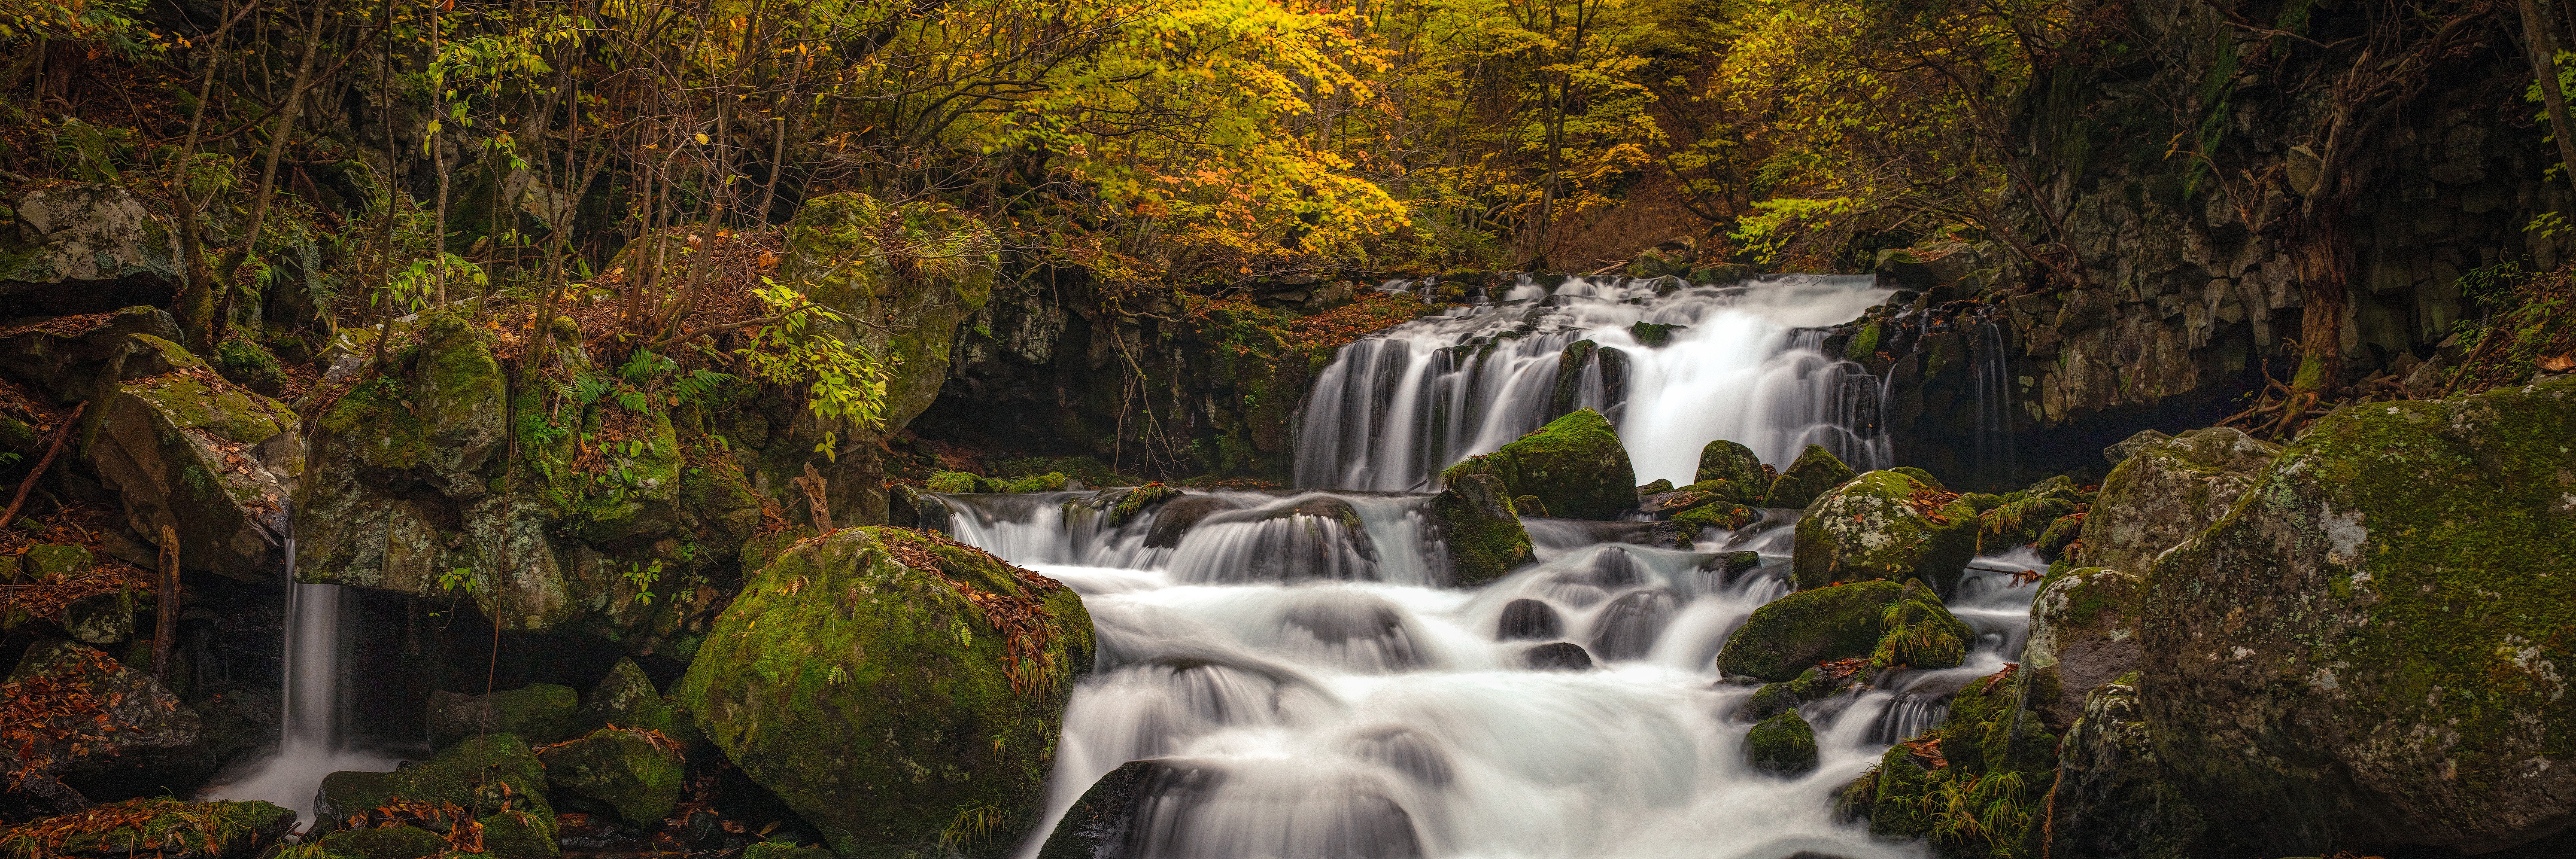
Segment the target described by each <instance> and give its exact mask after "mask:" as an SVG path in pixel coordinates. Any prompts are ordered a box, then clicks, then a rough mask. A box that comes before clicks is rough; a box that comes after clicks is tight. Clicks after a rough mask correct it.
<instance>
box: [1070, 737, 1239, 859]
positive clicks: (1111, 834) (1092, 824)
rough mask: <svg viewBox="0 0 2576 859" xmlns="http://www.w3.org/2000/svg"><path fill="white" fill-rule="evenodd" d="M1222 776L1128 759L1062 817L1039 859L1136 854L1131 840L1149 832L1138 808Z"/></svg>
mask: <svg viewBox="0 0 2576 859" xmlns="http://www.w3.org/2000/svg"><path fill="white" fill-rule="evenodd" d="M1223 776H1224V774H1223V773H1221V772H1216V771H1214V770H1205V769H1200V768H1196V767H1189V766H1187V765H1183V764H1176V763H1174V762H1168V761H1160V760H1148V761H1128V762H1126V763H1124V764H1120V765H1119V766H1118V768H1117V769H1114V770H1110V771H1109V773H1108V774H1107V775H1103V776H1101V777H1100V778H1099V780H1097V781H1094V782H1092V783H1091V787H1090V789H1088V790H1084V791H1083V792H1082V798H1081V799H1077V800H1074V801H1073V806H1072V807H1071V808H1068V809H1066V810H1065V812H1064V817H1062V818H1061V819H1058V820H1057V821H1056V824H1055V831H1054V832H1051V833H1049V834H1048V835H1047V840H1046V844H1045V845H1044V846H1041V847H1040V848H1038V859H1096V857H1097V858H1098V859H1106V857H1122V856H1129V855H1133V854H1132V853H1131V852H1130V849H1129V848H1130V847H1131V842H1140V841H1142V840H1143V838H1142V836H1143V835H1144V833H1141V832H1134V831H1133V829H1134V823H1135V820H1136V812H1137V810H1138V808H1139V807H1140V806H1142V805H1144V804H1145V803H1146V802H1148V801H1150V800H1152V799H1153V798H1154V797H1155V796H1157V795H1159V790H1157V789H1158V788H1169V787H1172V786H1174V785H1173V783H1174V782H1187V781H1210V782H1213V781H1216V780H1219V779H1222V778H1223Z"/></svg>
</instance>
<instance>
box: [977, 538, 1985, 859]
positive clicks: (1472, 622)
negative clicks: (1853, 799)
mask: <svg viewBox="0 0 2576 859" xmlns="http://www.w3.org/2000/svg"><path fill="white" fill-rule="evenodd" d="M942 499H943V501H944V502H945V505H946V507H947V508H948V520H949V529H950V530H951V531H952V533H954V534H956V535H957V536H958V537H959V538H960V539H963V540H965V541H967V542H970V543H974V544H976V545H979V546H981V547H983V548H986V549H988V550H991V551H993V552H995V553H996V554H998V555H1001V556H1002V557H1003V558H1005V559H1007V560H1010V561H1012V562H1014V563H1019V564H1022V565H1026V566H1030V567H1032V568H1034V569H1037V570H1038V571H1040V572H1043V573H1045V574H1046V575H1049V576H1052V577H1054V578H1056V579H1058V580H1060V581H1062V582H1064V583H1066V584H1067V585H1070V586H1072V587H1073V588H1074V589H1075V590H1077V591H1078V592H1080V593H1081V594H1082V595H1083V600H1084V604H1085V606H1086V607H1087V608H1088V610H1089V611H1090V613H1091V616H1092V620H1093V624H1094V629H1095V631H1096V632H1097V635H1098V644H1099V656H1098V663H1097V665H1096V667H1095V671H1094V673H1093V674H1092V675H1091V676H1090V677H1088V678H1087V679H1085V680H1084V681H1083V682H1082V683H1081V684H1079V685H1078V686H1077V687H1076V689H1075V692H1074V696H1073V701H1072V703H1071V705H1070V706H1069V707H1068V709H1067V711H1066V714H1065V728H1064V736H1063V740H1062V742H1061V743H1060V745H1059V747H1058V752H1057V757H1056V764H1055V771H1054V774H1053V777H1052V779H1051V781H1050V787H1049V795H1048V805H1047V811H1046V817H1045V824H1044V825H1043V826H1041V827H1040V828H1039V829H1038V830H1037V832H1036V833H1034V834H1033V835H1032V836H1031V837H1030V838H1029V840H1028V841H1027V842H1026V843H1025V844H1024V846H1023V848H1022V850H1021V855H1022V856H1024V857H1025V856H1034V855H1035V853H1036V851H1037V849H1038V847H1039V846H1040V845H1041V844H1042V843H1043V840H1044V838H1045V836H1046V834H1047V833H1048V832H1049V831H1051V830H1052V828H1053V825H1054V820H1055V819H1056V818H1057V817H1059V816H1061V815H1062V814H1063V813H1064V811H1065V810H1066V809H1067V808H1069V807H1070V806H1071V805H1072V804H1073V803H1074V801H1075V800H1076V799H1078V798H1079V797H1080V796H1081V795H1082V793H1083V791H1084V790H1085V789H1087V788H1088V787H1089V786H1090V785H1091V784H1092V782H1093V781H1095V780H1097V779H1098V778H1099V777H1100V776H1101V775H1103V774H1105V773H1107V772H1109V771H1110V770H1112V769H1115V768H1117V767H1118V766H1119V765H1120V764H1122V763H1125V762H1127V761H1131V760H1143V759H1159V760H1162V761H1164V762H1165V763H1167V764H1168V765H1169V766H1170V767H1171V768H1172V770H1171V772H1173V773H1175V775H1174V776H1173V777H1171V778H1167V779H1162V780H1160V781H1158V782H1156V783H1155V787H1154V790H1155V791H1156V793H1155V794H1154V795H1153V796H1152V797H1151V799H1150V800H1149V801H1148V802H1146V803H1145V804H1144V805H1143V806H1141V807H1140V811H1139V814H1140V818H1139V820H1138V821H1137V822H1136V823H1135V824H1133V826H1134V827H1135V828H1134V830H1133V831H1141V832H1145V833H1149V834H1148V835H1147V836H1145V843H1144V846H1143V848H1142V849H1143V852H1142V853H1141V854H1139V855H1142V856H1151V857H1176V859H1177V857H1214V856H1223V857H1245V859H1257V858H1258V857H1276V859H1312V857H1325V856H1330V857H1398V856H1424V857H1453V856H1455V857H1468V856H1473V857H1531V859H1562V857H1568V856H1585V857H1684V856H1688V857H1708V856H1715V857H1732V856H1743V857H1748V859H1778V857H1782V856H1788V855H1791V854H1794V853H1797V852H1799V851H1802V850H1804V851H1814V852H1816V853H1819V854H1824V855H1834V856H1845V857H1875V856H1919V855H1922V851H1921V850H1920V848H1919V847H1917V846H1913V845H1904V844H1893V843H1888V842H1883V841H1877V840H1874V839H1872V838H1871V837H1870V836H1869V834H1868V832H1867V828H1866V826H1863V825H1855V824H1845V823H1838V822H1836V821H1834V820H1833V819H1832V815H1831V805H1832V802H1831V798H1832V794H1833V793H1834V791H1836V790H1837V789H1839V788H1840V787H1841V786H1842V785H1844V784H1846V783H1848V782H1849V781H1850V780H1851V779H1853V778H1854V777H1857V776H1858V775H1859V774H1860V773H1862V772H1863V771H1865V770H1867V769H1868V768H1869V767H1870V766H1871V765H1873V764H1875V763H1876V762H1877V759H1878V757H1879V755H1880V754H1881V753H1882V752H1883V751H1884V750H1885V749H1886V748H1887V746H1888V744H1890V743H1892V742H1895V741H1897V740H1902V739H1906V738H1908V737H1911V736H1912V735H1914V734H1916V733H1920V732H1921V731H1923V730H1925V729H1928V728H1930V727H1932V726H1933V725H1935V724H1938V720H1939V719H1940V717H1941V716H1942V715H1944V714H1945V713H1946V710H1947V704H1946V701H1947V695H1948V694H1949V693H1951V692H1955V691H1956V690H1957V689H1958V688H1959V687H1960V686H1962V685H1964V684H1965V683H1966V682H1968V680H1970V679H1973V678H1974V677H1980V676H1984V675H1986V674H1991V673H1993V672H1994V671H1996V670H1998V669H1999V668H2000V667H2001V665H2002V663H2003V661H2004V660H2006V659H2015V658H2018V656H2019V654H2018V648H2019V645H2020V640H2021V629H2022V626H2023V625H2025V623H2026V622H2025V621H2022V620H2018V619H2016V618H2015V617H2014V614H2015V608H2016V604H2018V605H2019V607H2020V611H2022V612H2024V613H2026V611H2027V604H2028V601H2029V599H2030V596H2031V592H2032V591H2033V590H2035V586H2031V585H2026V584H2023V583H2021V582H2020V581H2018V580H2016V579H2014V578H2012V577H2011V576H2010V575H2009V573H2008V571H2009V570H2016V569H2019V566H2018V564H2020V563H2021V561H2020V560H2018V559H2013V558H2005V559H1994V560H1992V561H1981V562H1980V563H1979V565H1978V569H1977V570H1975V571H1972V572H1971V574H1970V577H1969V580H1968V582H1967V583H1966V584H1963V585H1962V586H1961V588H1960V594H1961V596H1960V597H1959V598H1958V599H1956V600H1953V603H1952V604H1953V606H1954V608H1955V609H1956V610H1957V611H1958V612H1959V614H1960V616H1961V617H1962V618H1963V619H1965V620H1967V621H1968V622H1969V623H1971V624H1972V625H1974V626H1975V627H1976V628H1977V629H1978V630H1979V631H1980V633H1981V640H1980V642H1979V643H1978V645H1977V647H1976V649H1975V651H1974V653H1973V655H1972V656H1971V659H1970V662H1969V664H1968V665H1967V666H1964V667H1961V668H1957V669H1949V670H1946V671H1917V672H1903V671H1899V672H1889V673H1888V676H1886V677H1883V678H1880V679H1879V681H1878V682H1877V683H1876V685H1875V686H1874V688H1869V689H1865V690H1862V691H1859V692H1857V693H1854V694H1848V695H1843V696H1838V697H1836V698H1833V699H1829V700H1826V701H1822V702H1817V703H1815V704H1811V705H1809V706H1808V707H1807V708H1806V709H1805V710H1804V712H1805V714H1806V715H1807V717H1808V718H1809V719H1810V720H1811V721H1812V722H1813V723H1814V724H1815V726H1816V730H1817V741H1818V745H1819V748H1820V751H1821V754H1820V763H1819V766H1818V767H1817V769H1815V770H1814V771H1812V772H1809V773H1807V774H1804V775H1800V776H1797V777H1795V778H1780V777H1775V776H1770V775H1765V774H1762V773H1760V772H1758V771H1756V770H1754V769H1753V768H1752V766H1751V765H1750V764H1749V763H1748V762H1747V761H1746V759H1745V756H1744V753H1743V751H1742V749H1743V744H1744V737H1745V734H1746V732H1747V731H1748V730H1749V729H1750V726H1749V725H1745V724H1740V723H1738V722H1736V721H1734V720H1733V719H1731V718H1729V717H1728V716H1727V715H1726V714H1729V713H1732V712H1733V711H1734V710H1735V709H1736V708H1737V707H1738V706H1739V705H1741V704H1742V703H1743V701H1744V699H1745V698H1746V697H1747V696H1749V695H1750V694H1752V691H1753V689H1754V687H1753V686H1750V685H1743V684H1738V683H1733V682H1725V681H1723V680H1722V678H1719V677H1717V676H1716V673H1715V670H1714V668H1713V667H1712V662H1713V657H1714V656H1715V655H1716V653H1717V651H1718V650H1719V649H1720V648H1721V647H1722V646H1723V645H1724V643H1725V641H1726V638H1727V636H1728V635H1729V634H1731V633H1732V632H1733V631H1734V629H1735V627H1736V626H1738V625H1740V624H1741V623H1742V622H1743V621H1744V619H1745V618H1746V617H1748V616H1749V615H1750V614H1751V613H1752V612H1753V610H1754V609H1755V608H1757V607H1759V606H1761V605H1762V604H1763V603H1765V602H1769V601H1770V600H1773V599H1776V598H1778V597H1780V596H1782V595H1785V594H1787V593H1788V592H1789V591H1790V586H1789V583H1788V577H1787V568H1788V561H1789V558H1788V552H1789V551H1790V549H1791V543H1792V536H1793V531H1794V529H1793V528H1789V527H1784V525H1785V524H1786V517H1785V516H1774V517H1772V518H1771V520H1769V521H1766V522H1765V523H1763V524H1762V525H1756V526H1748V528H1747V529H1746V530H1745V531H1744V532H1741V533H1737V534H1726V533H1717V534H1714V535H1713V539H1712V540H1710V541H1706V542H1703V543H1702V544H1700V549H1702V550H1706V551H1693V550H1681V549H1672V548H1660V547H1651V546H1646V545H1638V544H1634V543H1630V542H1627V540H1628V539H1630V538H1631V537H1632V536H1633V534H1632V532H1634V531H1636V530H1638V529H1639V528H1642V527H1643V526H1642V525H1640V524H1638V523H1616V522H1576V521H1570V520H1547V519H1532V520H1528V524H1529V526H1530V528H1531V535H1532V538H1533V541H1534V542H1536V543H1538V544H1539V548H1540V557H1541V560H1539V561H1538V562H1536V563H1534V564H1531V565H1530V566H1528V567H1525V568H1523V569H1521V570H1519V571H1516V572H1514V573H1512V574H1511V575H1509V576H1506V577H1505V578H1503V579H1501V580H1498V581H1495V582H1492V583H1489V584H1487V585H1485V586H1483V587H1482V588H1479V589H1477V590H1473V591H1468V590H1460V589H1456V588H1453V587H1445V586H1444V585H1445V584H1446V582H1444V581H1442V580H1441V576H1440V575H1438V574H1436V573H1433V572H1431V571H1437V570H1442V569H1445V568H1446V565H1445V562H1444V560H1443V559H1442V557H1441V553H1442V552H1443V551H1444V549H1443V548H1442V546H1441V545H1440V544H1439V542H1438V541H1437V540H1435V539H1430V538H1429V536H1428V532H1426V531H1424V530H1423V529H1422V528H1421V525H1420V511H1421V510H1422V508H1423V506H1424V505H1425V504H1426V503H1427V501H1428V500H1429V496H1426V495H1419V494H1415V495H1401V494H1369V493H1342V492H1298V493H1281V494H1266V493H1255V492H1212V493H1211V492H1191V493H1189V494H1186V495H1184V496H1182V497H1180V498H1178V499H1174V500H1172V501H1168V502H1165V503H1164V504H1162V505H1160V506H1159V507H1157V508H1154V509H1153V510H1151V511H1148V512H1147V513H1145V514H1143V515H1141V516H1139V517H1138V518H1136V519H1134V520H1133V521H1127V522H1123V523H1118V524H1115V525H1111V524H1108V520H1107V518H1106V517H1105V516H1104V515H1102V511H1100V510H1099V509H1097V508H1095V507H1094V506H1093V505H1094V504H1097V503H1099V502H1096V501H1094V500H1093V496H1091V495H1089V494H1087V493H1047V494H1029V495H963V496H942ZM1781 512H1783V513H1785V512H1786V511H1781ZM1766 526H1767V527H1766ZM1158 544H1159V545H1158ZM1717 550H1723V551H1727V552H1733V551H1747V550H1749V551H1753V552H1756V553H1758V554H1759V555H1760V556H1761V557H1762V559H1763V560H1762V563H1761V564H1760V565H1759V566H1758V567H1757V568H1755V569H1753V570H1750V571H1739V572H1737V573H1735V574H1733V575H1731V576H1730V575H1727V574H1725V573H1724V572H1722V571H1723V569H1724V565H1722V564H1714V563H1711V560H1712V559H1713V558H1715V557H1716V555H1715V554H1714V552H1715V551H1717ZM1569 650H1573V651H1576V652H1579V653H1581V654H1584V655H1585V656H1587V657H1588V658H1589V659H1590V660H1592V661H1593V662H1594V663H1595V664H1594V666H1593V667H1592V668H1591V669H1590V670H1552V669H1558V668H1563V667H1565V666H1564V663H1563V662H1562V661H1561V659H1560V658H1559V657H1561V656H1562V655H1563V654H1564V653H1565V652H1566V651H1569Z"/></svg>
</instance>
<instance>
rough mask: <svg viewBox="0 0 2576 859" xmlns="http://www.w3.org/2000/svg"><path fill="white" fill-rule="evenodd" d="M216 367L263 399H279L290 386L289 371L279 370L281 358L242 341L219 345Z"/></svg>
mask: <svg viewBox="0 0 2576 859" xmlns="http://www.w3.org/2000/svg"><path fill="white" fill-rule="evenodd" d="M212 363H213V364H214V366H215V372H217V373H221V374H223V377H224V379H225V380H227V381H230V382H232V383H233V384H236V385H240V386H242V387H245V388H249V389H251V390H254V391H258V392H260V394H261V395H263V396H270V397H274V396H277V395H278V392H279V391H280V390H282V389H283V388H284V387H285V385H286V370H285V369H284V368H282V367H280V366H278V363H277V356H275V355H271V354H269V353H268V350H266V349H262V348H260V346H259V344H257V343H253V342H250V341H248V340H244V339H241V338H238V337H236V338H233V339H231V340H226V341H224V342H222V343H217V344H215V359H214V361H213V362H212Z"/></svg>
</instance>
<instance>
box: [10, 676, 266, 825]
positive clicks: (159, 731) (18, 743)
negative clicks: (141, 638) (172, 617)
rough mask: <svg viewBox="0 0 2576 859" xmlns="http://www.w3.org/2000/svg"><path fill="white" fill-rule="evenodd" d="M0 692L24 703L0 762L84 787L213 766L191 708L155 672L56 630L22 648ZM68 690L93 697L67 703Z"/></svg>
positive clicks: (115, 786)
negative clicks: (55, 634) (56, 635)
mask: <svg viewBox="0 0 2576 859" xmlns="http://www.w3.org/2000/svg"><path fill="white" fill-rule="evenodd" d="M5 682H6V683H7V684H12V685H8V686H6V687H0V698H8V699H12V700H13V701H19V700H23V702H24V703H25V704H26V705H27V707H26V709H27V710H30V711H32V712H28V713H27V714H26V715H25V717H24V718H23V719H22V720H21V721H19V722H17V723H16V727H13V728H12V733H11V736H10V739H9V743H8V746H7V747H5V748H0V764H5V765H7V766H8V767H9V770H10V772H11V773H12V774H13V776H14V775H18V774H24V775H28V776H31V777H45V778H49V779H52V780H56V781H60V782H61V783H63V784H66V785H69V786H71V787H72V788H74V789H77V790H82V791H97V790H101V789H104V790H107V791H118V792H123V793H125V794H126V795H132V794H133V793H138V792H149V793H161V792H165V791H181V790H186V789H189V788H191V787H193V786H195V785H196V784H198V783H201V782H202V781H203V780H204V779H205V778H206V777H207V776H210V775H213V774H214V767H215V761H214V755H213V754H212V753H211V752H209V751H207V749H206V747H205V744H204V743H203V742H202V741H201V736H202V731H203V723H202V722H201V721H200V720H199V719H198V717H197V711H195V710H192V709H189V708H187V707H183V706H180V704H179V697H178V696H176V695H173V694H170V690H169V689H168V687H165V686H163V685H162V684H161V681H159V680H157V679H154V678H153V676H152V674H151V672H148V671H139V670H136V669H134V668H131V667H128V666H126V665H125V664H123V663H120V662H118V661H116V659H115V658H113V657H110V656H109V655H107V654H106V653H103V652H100V651H99V650H97V649H95V648H90V647H86V646H83V645H80V644H75V643H73V642H69V641H63V640H60V639H55V640H50V641H39V642H37V643H36V644H34V645H33V646H30V647H28V648H27V652H26V655H24V656H21V657H19V660H18V664H17V666H16V667H14V668H11V669H10V670H9V674H8V676H7V677H6V678H5ZM74 690H77V692H78V693H80V694H81V695H82V696H83V697H86V698H87V699H88V700H90V701H91V702H93V703H92V704H91V705H90V706H92V707H96V708H97V709H89V708H88V707H82V706H78V705H76V704H74V703H73V702H74V701H75V700H76V699H75V698H74V697H73V694H74Z"/></svg>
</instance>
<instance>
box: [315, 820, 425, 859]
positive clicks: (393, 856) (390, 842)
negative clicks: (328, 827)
mask: <svg viewBox="0 0 2576 859" xmlns="http://www.w3.org/2000/svg"><path fill="white" fill-rule="evenodd" d="M321 843H322V855H323V856H325V857H328V859H435V857H441V856H445V855H447V839H446V838H445V837H443V836H441V835H439V834H438V833H436V832H431V831H429V830H426V829H422V828H420V827H417V826H393V827H385V828H381V829H345V830H341V831H338V832H333V833H331V834H329V835H325V836H322V842H321Z"/></svg>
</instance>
